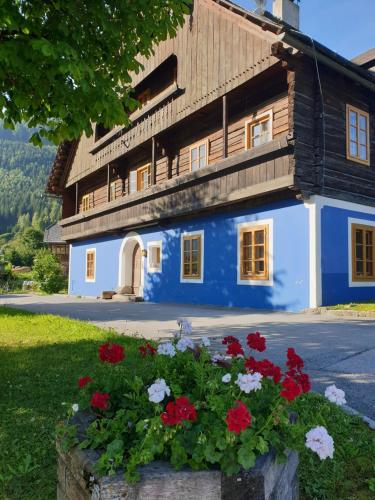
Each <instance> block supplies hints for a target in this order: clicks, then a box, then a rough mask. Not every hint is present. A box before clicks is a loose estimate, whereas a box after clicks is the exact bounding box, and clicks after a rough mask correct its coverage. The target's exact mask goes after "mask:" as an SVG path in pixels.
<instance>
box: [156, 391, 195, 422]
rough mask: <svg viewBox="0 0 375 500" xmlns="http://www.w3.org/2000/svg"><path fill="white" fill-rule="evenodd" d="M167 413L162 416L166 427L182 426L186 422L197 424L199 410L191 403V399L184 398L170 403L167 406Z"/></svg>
mask: <svg viewBox="0 0 375 500" xmlns="http://www.w3.org/2000/svg"><path fill="white" fill-rule="evenodd" d="M165 409H166V411H165V412H163V413H162V414H161V415H160V418H161V420H162V422H163V424H164V425H170V426H171V425H177V424H181V423H182V422H183V421H184V420H186V421H188V422H195V421H196V420H197V410H196V409H195V406H194V405H192V404H191V403H190V401H189V398H187V397H185V396H182V397H180V398H177V399H176V401H175V402H173V401H170V402H169V403H168V404H167V406H166V408H165Z"/></svg>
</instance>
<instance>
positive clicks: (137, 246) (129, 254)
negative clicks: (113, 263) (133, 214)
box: [118, 231, 144, 297]
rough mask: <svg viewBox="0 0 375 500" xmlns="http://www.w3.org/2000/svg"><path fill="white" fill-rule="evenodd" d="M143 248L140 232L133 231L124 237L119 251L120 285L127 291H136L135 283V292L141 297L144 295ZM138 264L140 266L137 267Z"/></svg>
mask: <svg viewBox="0 0 375 500" xmlns="http://www.w3.org/2000/svg"><path fill="white" fill-rule="evenodd" d="M143 250H144V245H143V241H142V238H141V237H140V236H139V234H138V233H136V232H134V231H132V232H130V233H128V234H127V235H126V236H125V238H124V239H123V241H122V243H121V247H120V253H119V275H118V286H119V288H124V289H125V293H134V290H133V287H134V285H135V288H136V290H135V294H136V295H137V296H139V297H143V289H144V258H143V256H142V254H143ZM138 259H139V260H138ZM138 265H139V267H137V266H138ZM135 268H136V270H135V273H134V269H135Z"/></svg>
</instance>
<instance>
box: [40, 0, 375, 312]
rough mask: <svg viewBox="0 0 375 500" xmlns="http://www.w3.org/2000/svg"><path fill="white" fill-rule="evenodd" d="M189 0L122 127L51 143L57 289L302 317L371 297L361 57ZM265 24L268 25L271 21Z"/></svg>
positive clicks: (279, 10) (290, 14) (370, 200)
mask: <svg viewBox="0 0 375 500" xmlns="http://www.w3.org/2000/svg"><path fill="white" fill-rule="evenodd" d="M298 9H299V7H298V5H297V4H296V3H295V2H293V0H274V11H273V14H271V13H268V12H261V13H255V12H250V11H247V10H245V9H243V8H241V7H239V6H237V5H235V4H234V3H231V2H229V1H228V0H195V1H194V5H193V7H192V10H191V13H190V15H188V16H187V17H186V22H185V24H184V26H183V27H182V28H181V29H179V31H178V33H177V36H176V37H175V38H173V39H169V40H167V41H165V42H163V43H161V44H160V45H159V46H158V47H156V48H155V53H154V55H153V56H152V57H151V58H150V59H148V60H144V61H143V64H144V69H143V71H142V72H141V73H139V74H138V75H135V76H134V79H133V86H134V91H135V95H136V97H137V98H138V100H139V101H140V102H141V104H142V107H140V109H138V110H137V111H135V112H134V113H133V114H132V115H131V126H129V127H127V128H125V127H122V126H117V127H115V128H114V129H113V130H106V129H105V128H104V127H103V126H102V125H100V124H97V125H96V126H95V133H94V134H93V135H92V136H91V137H86V136H82V137H81V138H80V140H79V141H74V142H64V143H62V144H61V145H60V147H59V149H58V152H57V156H56V160H55V162H54V165H53V168H52V171H51V174H50V177H49V181H48V188H47V189H48V191H49V192H50V193H53V194H55V195H56V194H57V195H61V197H62V202H63V210H62V220H61V222H60V223H61V226H62V238H63V239H64V240H66V241H68V242H69V244H70V253H71V256H70V280H69V292H70V293H71V294H74V295H78V294H79V295H88V296H90V295H91V296H99V295H100V294H101V292H102V291H103V290H118V291H119V292H121V293H126V294H133V295H134V296H139V297H143V298H144V299H145V300H150V301H156V302H162V301H166V302H185V303H199V304H216V305H224V306H240V307H256V308H263V309H264V308H269V309H280V310H291V311H296V310H301V309H304V308H308V307H315V306H319V305H322V304H331V303H337V302H344V301H352V300H366V299H369V298H374V297H375V198H374V195H375V116H374V112H375V101H374V96H375V94H374V92H375V73H374V72H373V71H372V69H373V68H374V66H375V57H374V51H369V52H367V53H366V54H364V55H362V56H361V57H360V58H357V59H356V61H354V62H353V61H349V60H347V59H345V58H343V57H341V56H339V55H338V54H336V53H334V52H332V51H331V50H330V49H328V48H327V47H325V46H323V45H321V44H320V43H318V42H317V41H315V40H313V39H311V38H310V37H309V36H306V35H304V34H303V33H302V32H301V31H299V29H298V14H299V11H298ZM276 15H278V16H280V15H281V16H282V17H283V18H282V19H279V18H278V17H276Z"/></svg>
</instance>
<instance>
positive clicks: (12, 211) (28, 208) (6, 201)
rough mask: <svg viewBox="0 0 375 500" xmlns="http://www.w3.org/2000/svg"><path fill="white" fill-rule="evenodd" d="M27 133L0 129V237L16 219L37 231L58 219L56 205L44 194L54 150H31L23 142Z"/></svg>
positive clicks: (50, 148) (27, 144) (26, 138)
mask: <svg viewBox="0 0 375 500" xmlns="http://www.w3.org/2000/svg"><path fill="white" fill-rule="evenodd" d="M31 133H32V131H30V130H28V129H27V128H26V127H22V126H21V127H19V128H18V129H17V130H16V131H15V132H14V133H13V134H12V133H10V132H9V131H8V130H4V129H0V234H1V233H4V232H9V231H11V230H12V229H13V228H14V226H15V224H16V223H17V220H18V219H19V217H20V216H25V215H26V218H27V217H29V218H30V221H31V220H34V222H35V223H36V224H37V225H38V226H39V227H40V228H41V229H44V227H46V226H47V225H48V224H50V223H53V222H55V221H56V220H57V218H58V214H59V202H58V201H57V200H55V199H51V198H48V197H47V196H46V194H45V193H44V190H45V185H46V181H47V177H48V173H49V170H50V168H51V165H52V162H53V159H54V156H55V152H56V148H55V147H54V146H50V145H44V146H43V147H42V148H37V147H35V146H32V145H31V144H29V143H28V142H26V141H27V140H28V138H29V136H30V135H31ZM2 137H7V139H3V138H2ZM17 139H21V140H17ZM27 214H28V215H27ZM24 219H25V217H24Z"/></svg>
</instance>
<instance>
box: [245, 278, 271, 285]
mask: <svg viewBox="0 0 375 500" xmlns="http://www.w3.org/2000/svg"><path fill="white" fill-rule="evenodd" d="M237 285H248V286H273V280H272V279H267V280H258V279H257V280H254V279H250V280H248V279H246V280H243V279H238V280H237Z"/></svg>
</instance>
